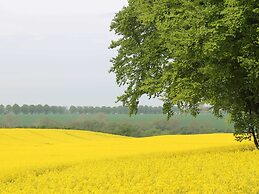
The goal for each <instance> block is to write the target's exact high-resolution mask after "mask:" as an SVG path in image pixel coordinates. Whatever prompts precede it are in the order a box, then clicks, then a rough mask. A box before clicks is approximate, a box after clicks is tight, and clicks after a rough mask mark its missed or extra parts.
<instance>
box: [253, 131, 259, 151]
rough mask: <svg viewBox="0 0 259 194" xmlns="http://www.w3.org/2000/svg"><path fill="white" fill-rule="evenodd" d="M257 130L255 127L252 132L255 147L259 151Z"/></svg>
mask: <svg viewBox="0 0 259 194" xmlns="http://www.w3.org/2000/svg"><path fill="white" fill-rule="evenodd" d="M255 131H256V130H255V128H254V127H253V128H251V132H252V135H253V139H254V144H255V146H256V148H257V149H258V150H259V142H258V140H259V139H258V137H257V136H258V133H257V134H256V132H255Z"/></svg>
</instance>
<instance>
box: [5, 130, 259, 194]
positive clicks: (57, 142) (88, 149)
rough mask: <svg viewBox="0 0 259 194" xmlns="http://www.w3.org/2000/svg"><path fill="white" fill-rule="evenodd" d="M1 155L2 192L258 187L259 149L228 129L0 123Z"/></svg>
mask: <svg viewBox="0 0 259 194" xmlns="http://www.w3.org/2000/svg"><path fill="white" fill-rule="evenodd" d="M0 153H1V154H0V194H16V193H23V194H40V193H44V194H52V193H56V194H73V193H82V194H85V193H100V194H109V193H111V194H116V193H127V194H128V193H132V194H133V193H134V194H136V193H145V194H149V193H166V194H169V193H177V194H178V193H219V194H223V193H229V194H232V193H249V194H250V193H251V194H253V193H254V194H258V193H259V151H256V150H254V146H253V144H252V143H251V142H244V143H239V142H236V141H234V137H233V135H232V134H211V135H176V136H158V137H148V138H131V137H121V136H116V135H108V134H103V133H94V132H85V131H75V130H45V129H44V130H43V129H42V130H40V129H0Z"/></svg>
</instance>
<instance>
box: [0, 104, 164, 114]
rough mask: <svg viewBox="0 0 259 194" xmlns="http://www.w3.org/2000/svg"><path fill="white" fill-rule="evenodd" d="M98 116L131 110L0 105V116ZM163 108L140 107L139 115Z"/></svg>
mask: <svg viewBox="0 0 259 194" xmlns="http://www.w3.org/2000/svg"><path fill="white" fill-rule="evenodd" d="M8 113H13V114H96V113H106V114H128V113H129V110H128V108H127V107H123V106H116V107H109V106H102V107H93V106H70V107H65V106H49V105H41V104H38V105H27V104H24V105H22V106H19V105H18V104H14V105H6V106H4V105H0V114H8ZM162 113H163V109H162V107H160V106H159V107H153V106H139V109H138V114H162Z"/></svg>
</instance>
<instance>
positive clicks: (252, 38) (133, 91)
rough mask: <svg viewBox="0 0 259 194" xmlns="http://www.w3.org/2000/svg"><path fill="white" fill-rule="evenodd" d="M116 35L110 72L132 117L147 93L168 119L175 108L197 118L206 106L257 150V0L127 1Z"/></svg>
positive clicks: (114, 24)
mask: <svg viewBox="0 0 259 194" xmlns="http://www.w3.org/2000/svg"><path fill="white" fill-rule="evenodd" d="M111 30H113V31H114V32H115V33H116V34H117V35H119V39H118V40H114V41H112V43H111V45H110V47H111V48H113V49H116V50H117V51H118V53H117V55H116V56H115V57H114V58H113V59H112V60H111V61H112V63H113V66H112V68H111V70H110V71H111V72H114V73H115V74H116V78H117V83H118V85H120V86H121V85H125V86H126V90H125V92H124V94H122V95H121V96H120V97H118V100H119V101H121V102H123V104H124V105H126V106H129V107H130V110H131V114H133V113H136V111H137V107H138V100H139V98H140V97H141V96H142V95H144V94H146V95H148V96H149V97H150V98H153V97H159V98H160V99H161V100H162V101H163V103H164V112H165V113H167V114H168V116H172V115H173V111H172V107H173V105H177V106H178V107H179V108H180V109H181V110H183V111H189V112H191V113H192V114H193V115H196V114H198V112H199V111H198V105H199V104H200V103H208V104H211V105H213V110H214V114H215V115H217V116H220V115H221V113H222V111H225V112H228V113H229V114H230V115H231V117H232V121H233V122H234V124H235V128H236V133H235V134H236V137H237V138H238V139H239V140H243V139H250V138H251V136H252V137H253V139H254V142H255V144H256V146H257V147H258V148H259V145H258V139H259V2H258V0H247V1H244V0H217V1H216V0H203V1H202V0H194V1H185V0H129V1H128V6H126V7H124V8H123V9H122V10H121V11H120V12H118V13H117V14H116V16H115V17H114V19H113V21H112V23H111Z"/></svg>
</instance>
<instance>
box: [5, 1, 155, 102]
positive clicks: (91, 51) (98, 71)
mask: <svg viewBox="0 0 259 194" xmlns="http://www.w3.org/2000/svg"><path fill="white" fill-rule="evenodd" d="M126 4H127V1H126V0H108V1H104V0H94V1H92V0H22V1H21V0H0V24H1V25H0V67H1V69H0V104H14V103H18V104H50V105H67V106H68V105H71V104H73V105H86V106H88V105H94V106H102V105H106V106H114V105H119V104H115V101H116V96H118V95H120V94H121V93H122V92H123V90H122V89H121V88H119V87H118V86H117V85H116V83H115V76H114V75H113V74H109V73H108V70H109V68H110V66H111V64H110V62H109V60H110V59H111V57H112V56H114V55H115V51H111V50H109V49H108V46H109V43H110V41H111V40H112V39H114V38H115V35H113V33H112V32H109V25H110V22H111V20H112V18H113V16H114V14H115V13H116V12H117V11H119V10H120V9H121V8H122V7H123V6H124V5H126ZM142 104H148V105H157V104H159V102H158V101H151V102H148V101H147V100H145V99H144V100H143V101H142Z"/></svg>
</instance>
